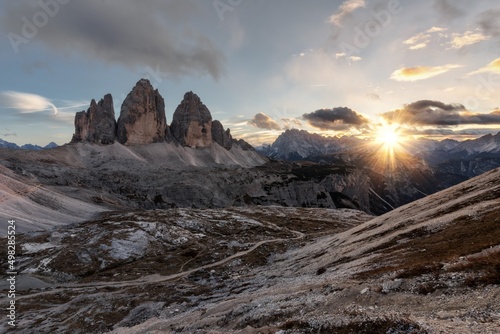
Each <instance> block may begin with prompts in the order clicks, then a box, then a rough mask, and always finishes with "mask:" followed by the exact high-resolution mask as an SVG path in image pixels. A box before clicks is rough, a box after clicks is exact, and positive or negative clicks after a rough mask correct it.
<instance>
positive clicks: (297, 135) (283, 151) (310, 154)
mask: <svg viewBox="0 0 500 334" xmlns="http://www.w3.org/2000/svg"><path fill="white" fill-rule="evenodd" d="M366 144H367V141H366V140H363V139H359V138H356V137H347V136H344V137H324V136H321V135H318V134H315V133H309V132H307V131H305V130H297V129H291V130H286V131H285V132H283V133H282V134H281V135H280V136H279V137H278V138H277V139H276V140H275V141H274V143H272V144H271V145H263V146H260V147H257V148H256V150H257V151H258V152H260V153H261V154H264V155H266V156H268V157H270V158H274V159H278V160H286V161H298V160H311V159H312V160H316V159H317V158H318V157H321V156H328V155H333V154H339V153H346V152H353V151H354V150H359V149H362V148H363V147H366V146H367V145H366ZM404 146H405V149H406V151H407V153H408V154H410V155H413V156H415V157H418V158H422V159H424V160H425V161H426V162H427V163H429V164H430V165H436V164H439V163H442V162H445V161H449V160H456V159H465V158H469V159H471V158H476V157H478V156H485V155H490V156H498V157H500V132H499V133H497V134H496V135H492V134H488V135H485V136H483V137H480V138H477V139H473V140H465V141H463V142H460V141H457V140H453V139H445V140H442V141H437V140H432V139H424V138H422V139H417V140H414V141H412V142H408V143H407V144H406V145H404Z"/></svg>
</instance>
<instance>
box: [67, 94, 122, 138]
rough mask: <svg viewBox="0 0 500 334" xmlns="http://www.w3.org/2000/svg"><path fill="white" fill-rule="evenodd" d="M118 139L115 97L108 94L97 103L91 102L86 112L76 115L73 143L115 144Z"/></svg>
mask: <svg viewBox="0 0 500 334" xmlns="http://www.w3.org/2000/svg"><path fill="white" fill-rule="evenodd" d="M115 139H116V121H115V109H114V107H113V97H112V96H111V94H107V95H105V96H104V98H103V99H101V100H100V101H99V103H96V101H95V100H92V101H91V102H90V108H89V109H88V110H87V111H86V112H85V111H81V112H78V113H76V116H75V134H74V135H73V139H72V140H71V142H72V143H76V142H91V143H96V144H103V145H108V144H113V143H114V142H115Z"/></svg>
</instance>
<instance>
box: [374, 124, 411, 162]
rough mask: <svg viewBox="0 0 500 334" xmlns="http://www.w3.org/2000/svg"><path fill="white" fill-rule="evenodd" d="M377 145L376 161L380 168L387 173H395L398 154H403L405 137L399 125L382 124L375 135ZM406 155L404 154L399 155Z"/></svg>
mask: <svg viewBox="0 0 500 334" xmlns="http://www.w3.org/2000/svg"><path fill="white" fill-rule="evenodd" d="M374 137H375V138H374V139H375V143H376V144H377V147H378V149H377V153H376V161H377V165H378V167H379V168H382V169H383V170H385V171H391V170H392V171H393V170H394V169H395V168H396V160H397V159H398V153H403V151H404V148H403V146H402V144H403V142H404V136H403V135H402V133H401V127H400V126H399V125H398V124H395V123H390V124H382V125H381V126H380V127H379V128H378V130H377V131H376V133H375V136H374ZM399 155H404V154H399Z"/></svg>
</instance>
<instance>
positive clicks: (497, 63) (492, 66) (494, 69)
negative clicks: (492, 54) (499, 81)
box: [469, 58, 500, 75]
mask: <svg viewBox="0 0 500 334" xmlns="http://www.w3.org/2000/svg"><path fill="white" fill-rule="evenodd" d="M488 72H489V73H498V74H500V58H497V59H495V60H493V61H492V62H491V63H489V64H488V65H486V66H485V67H482V68H480V69H479V70H477V71H474V72H470V73H469V75H474V74H479V73H488Z"/></svg>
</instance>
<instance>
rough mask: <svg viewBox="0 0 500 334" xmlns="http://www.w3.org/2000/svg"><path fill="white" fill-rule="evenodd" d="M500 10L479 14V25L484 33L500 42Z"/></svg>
mask: <svg viewBox="0 0 500 334" xmlns="http://www.w3.org/2000/svg"><path fill="white" fill-rule="evenodd" d="M499 17H500V9H490V10H487V11H485V12H483V13H481V14H479V19H478V23H479V26H480V27H481V28H482V29H483V31H484V32H485V33H486V34H487V35H490V36H493V37H495V38H496V39H497V40H500V21H499V20H498V18H499Z"/></svg>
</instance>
